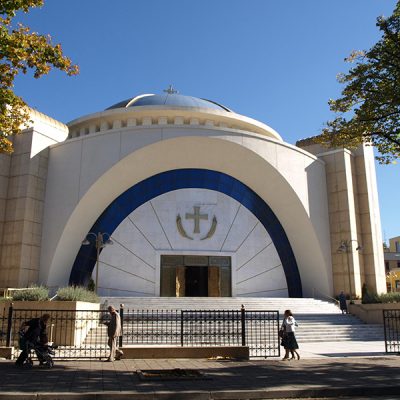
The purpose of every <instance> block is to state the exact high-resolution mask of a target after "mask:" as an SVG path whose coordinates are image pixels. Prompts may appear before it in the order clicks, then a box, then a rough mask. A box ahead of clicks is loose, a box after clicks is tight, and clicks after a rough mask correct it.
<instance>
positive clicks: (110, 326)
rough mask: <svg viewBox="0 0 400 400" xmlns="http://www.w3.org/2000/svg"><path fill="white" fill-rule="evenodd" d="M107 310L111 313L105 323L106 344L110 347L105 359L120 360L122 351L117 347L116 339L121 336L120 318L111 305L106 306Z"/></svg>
mask: <svg viewBox="0 0 400 400" xmlns="http://www.w3.org/2000/svg"><path fill="white" fill-rule="evenodd" d="M108 312H109V313H110V315H111V319H110V321H108V323H107V335H108V346H109V347H110V356H109V357H108V359H107V360H106V361H111V362H112V361H114V360H120V359H121V357H122V356H123V355H124V353H123V351H122V350H120V349H118V344H117V340H118V337H119V336H121V318H120V316H119V314H118V313H117V310H116V309H115V308H114V307H113V306H108Z"/></svg>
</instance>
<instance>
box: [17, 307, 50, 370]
mask: <svg viewBox="0 0 400 400" xmlns="http://www.w3.org/2000/svg"><path fill="white" fill-rule="evenodd" d="M49 319H50V314H43V315H42V316H41V317H40V318H33V319H31V320H29V321H26V322H24V323H23V324H22V326H21V328H20V331H19V333H20V343H19V347H20V349H21V350H22V351H21V354H20V355H19V357H18V359H17V361H16V362H15V365H17V366H23V365H24V363H25V362H26V361H27V359H28V358H29V355H30V351H31V350H35V352H36V354H37V356H38V359H39V362H40V364H44V363H48V364H49V366H52V365H53V362H52V359H51V356H50V355H48V351H47V350H48V346H47V343H48V338H47V331H46V329H47V327H46V324H47V322H48V321H49ZM47 356H48V357H47Z"/></svg>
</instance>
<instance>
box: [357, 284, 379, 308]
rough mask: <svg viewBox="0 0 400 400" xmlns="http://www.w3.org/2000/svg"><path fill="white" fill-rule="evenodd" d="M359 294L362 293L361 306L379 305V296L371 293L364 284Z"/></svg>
mask: <svg viewBox="0 0 400 400" xmlns="http://www.w3.org/2000/svg"><path fill="white" fill-rule="evenodd" d="M361 292H362V296H361V302H362V304H374V303H381V301H380V299H379V296H378V295H377V294H376V293H371V292H370V291H369V289H368V287H367V285H366V284H365V283H364V284H363V286H362V288H361Z"/></svg>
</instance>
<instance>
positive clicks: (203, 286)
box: [160, 255, 232, 297]
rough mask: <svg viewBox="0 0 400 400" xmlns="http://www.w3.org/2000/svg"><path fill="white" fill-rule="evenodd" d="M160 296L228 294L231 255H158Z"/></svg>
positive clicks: (229, 290) (222, 295)
mask: <svg viewBox="0 0 400 400" xmlns="http://www.w3.org/2000/svg"><path fill="white" fill-rule="evenodd" d="M160 273H161V276H160V296H161V297H230V296H231V295H232V282H231V257H226V256H196V255H195V256H178V255H177V256H174V255H165V256H161V267H160Z"/></svg>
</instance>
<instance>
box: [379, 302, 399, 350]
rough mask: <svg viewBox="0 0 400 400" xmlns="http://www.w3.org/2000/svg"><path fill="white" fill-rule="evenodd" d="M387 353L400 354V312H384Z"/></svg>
mask: <svg viewBox="0 0 400 400" xmlns="http://www.w3.org/2000/svg"><path fill="white" fill-rule="evenodd" d="M383 325H384V329H385V350H386V353H400V310H383Z"/></svg>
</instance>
